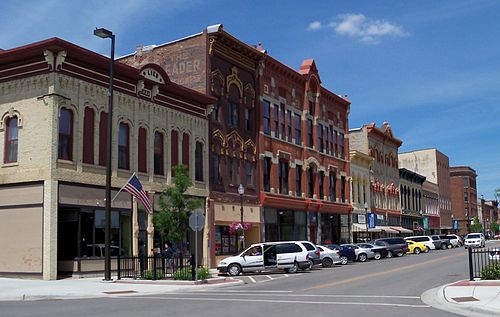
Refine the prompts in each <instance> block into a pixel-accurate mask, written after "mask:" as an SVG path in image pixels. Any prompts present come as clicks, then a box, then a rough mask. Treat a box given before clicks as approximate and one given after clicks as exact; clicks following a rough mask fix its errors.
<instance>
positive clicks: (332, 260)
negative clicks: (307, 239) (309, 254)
mask: <svg viewBox="0 0 500 317" xmlns="http://www.w3.org/2000/svg"><path fill="white" fill-rule="evenodd" d="M317 247H318V249H319V252H320V259H321V266H322V267H331V266H333V265H334V264H339V263H340V262H341V261H340V256H339V251H335V250H332V249H329V248H327V247H325V246H322V245H317Z"/></svg>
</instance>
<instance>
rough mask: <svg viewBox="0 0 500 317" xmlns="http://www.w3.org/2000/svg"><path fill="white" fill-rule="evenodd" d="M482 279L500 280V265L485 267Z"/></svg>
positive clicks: (482, 271)
mask: <svg viewBox="0 0 500 317" xmlns="http://www.w3.org/2000/svg"><path fill="white" fill-rule="evenodd" d="M481 279H483V280H500V264H498V263H495V264H491V265H488V266H486V267H484V268H483V269H482V270H481Z"/></svg>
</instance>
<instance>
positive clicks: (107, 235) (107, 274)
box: [94, 28, 115, 281]
mask: <svg viewBox="0 0 500 317" xmlns="http://www.w3.org/2000/svg"><path fill="white" fill-rule="evenodd" d="M94 35H95V36H98V37H100V38H103V39H107V38H110V39H111V57H110V66H109V89H108V96H109V107H108V131H107V133H108V135H107V144H106V207H105V229H104V280H105V281H111V252H110V251H111V250H110V244H111V243H110V241H111V141H112V131H113V129H112V127H113V77H114V70H115V63H114V62H115V35H114V34H113V32H111V31H109V30H106V29H104V28H96V29H95V30H94Z"/></svg>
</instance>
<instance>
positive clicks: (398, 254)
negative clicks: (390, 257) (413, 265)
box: [396, 251, 405, 257]
mask: <svg viewBox="0 0 500 317" xmlns="http://www.w3.org/2000/svg"><path fill="white" fill-rule="evenodd" d="M396 255H397V256H398V257H402V256H403V255H405V253H404V252H403V251H401V252H398V253H396Z"/></svg>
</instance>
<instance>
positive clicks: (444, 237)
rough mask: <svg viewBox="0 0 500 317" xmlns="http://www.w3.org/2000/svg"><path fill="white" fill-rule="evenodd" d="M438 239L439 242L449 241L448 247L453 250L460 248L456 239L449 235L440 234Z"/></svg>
mask: <svg viewBox="0 0 500 317" xmlns="http://www.w3.org/2000/svg"><path fill="white" fill-rule="evenodd" d="M439 238H440V239H441V240H448V241H450V246H451V247H453V248H458V247H459V246H460V241H459V240H458V238H457V237H455V236H453V235H451V234H440V235H439ZM450 246H448V247H450Z"/></svg>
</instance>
